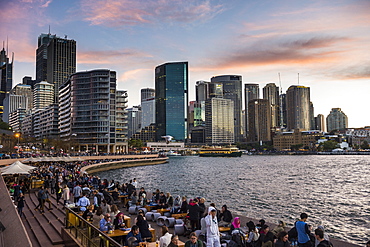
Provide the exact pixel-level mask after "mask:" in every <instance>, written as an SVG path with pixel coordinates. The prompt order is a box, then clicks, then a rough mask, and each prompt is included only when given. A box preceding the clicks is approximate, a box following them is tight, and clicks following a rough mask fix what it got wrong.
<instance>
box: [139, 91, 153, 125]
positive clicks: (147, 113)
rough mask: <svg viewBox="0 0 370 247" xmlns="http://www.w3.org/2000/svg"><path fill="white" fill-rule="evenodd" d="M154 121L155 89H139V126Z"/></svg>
mask: <svg viewBox="0 0 370 247" xmlns="http://www.w3.org/2000/svg"><path fill="white" fill-rule="evenodd" d="M153 123H155V89H154V88H143V89H141V128H145V127H146V126H149V125H151V124H153Z"/></svg>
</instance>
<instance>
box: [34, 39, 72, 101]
mask: <svg viewBox="0 0 370 247" xmlns="http://www.w3.org/2000/svg"><path fill="white" fill-rule="evenodd" d="M74 73H76V41H75V40H72V39H67V37H65V38H60V37H57V36H56V35H52V34H50V33H48V34H44V33H43V34H41V35H40V36H39V37H38V48H37V50H36V81H37V82H41V81H47V82H48V83H52V84H54V102H55V103H57V99H58V94H59V86H60V85H61V84H62V83H64V82H65V81H67V80H68V79H69V76H70V75H72V74H74Z"/></svg>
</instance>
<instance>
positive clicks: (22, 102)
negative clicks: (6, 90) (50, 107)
mask: <svg viewBox="0 0 370 247" xmlns="http://www.w3.org/2000/svg"><path fill="white" fill-rule="evenodd" d="M3 105H4V113H3V121H4V122H6V123H9V116H10V114H11V113H12V112H13V111H16V110H17V109H19V108H21V109H26V110H28V109H29V108H28V98H27V97H26V96H23V95H15V94H7V95H6V97H5V99H4V102H3Z"/></svg>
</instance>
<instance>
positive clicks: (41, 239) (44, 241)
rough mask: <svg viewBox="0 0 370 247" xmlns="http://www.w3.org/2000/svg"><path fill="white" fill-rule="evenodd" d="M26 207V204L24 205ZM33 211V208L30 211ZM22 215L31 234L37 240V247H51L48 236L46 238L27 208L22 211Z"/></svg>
mask: <svg viewBox="0 0 370 247" xmlns="http://www.w3.org/2000/svg"><path fill="white" fill-rule="evenodd" d="M26 205H27V204H26ZM31 210H33V208H32V209H31ZM23 213H24V215H25V217H26V221H27V222H28V224H29V226H30V228H29V229H30V230H31V231H32V232H33V234H34V236H35V237H36V239H37V242H38V246H50V245H52V243H51V241H50V239H49V238H48V236H46V234H45V232H44V231H43V230H42V228H41V227H40V224H39V222H38V221H37V220H36V218H35V216H34V215H33V214H32V213H31V211H30V208H29V207H25V208H24V209H23Z"/></svg>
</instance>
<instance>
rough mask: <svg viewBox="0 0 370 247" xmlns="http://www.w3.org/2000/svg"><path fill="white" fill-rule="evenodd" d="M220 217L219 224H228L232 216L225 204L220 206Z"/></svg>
mask: <svg viewBox="0 0 370 247" xmlns="http://www.w3.org/2000/svg"><path fill="white" fill-rule="evenodd" d="M220 219H221V221H220V223H218V225H219V226H230V224H231V221H232V220H233V216H232V214H231V212H230V210H228V209H227V206H226V205H223V206H222V208H221V213H220Z"/></svg>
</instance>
